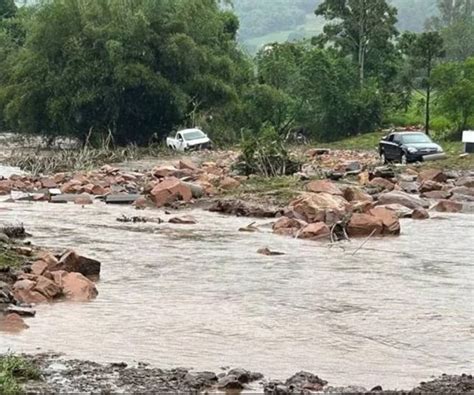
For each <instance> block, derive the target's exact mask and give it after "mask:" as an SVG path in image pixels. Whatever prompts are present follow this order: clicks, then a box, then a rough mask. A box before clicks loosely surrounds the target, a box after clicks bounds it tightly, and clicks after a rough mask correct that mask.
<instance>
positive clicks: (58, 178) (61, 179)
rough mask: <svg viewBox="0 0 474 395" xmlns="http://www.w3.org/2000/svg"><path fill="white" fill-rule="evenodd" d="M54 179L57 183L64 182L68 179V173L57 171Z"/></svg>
mask: <svg viewBox="0 0 474 395" xmlns="http://www.w3.org/2000/svg"><path fill="white" fill-rule="evenodd" d="M53 180H54V182H55V183H56V185H59V184H64V182H65V181H66V174H65V173H56V174H55V175H54V176H53Z"/></svg>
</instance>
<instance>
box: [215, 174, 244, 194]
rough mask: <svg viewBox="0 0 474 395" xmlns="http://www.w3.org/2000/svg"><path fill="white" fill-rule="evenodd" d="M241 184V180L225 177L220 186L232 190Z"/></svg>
mask: <svg viewBox="0 0 474 395" xmlns="http://www.w3.org/2000/svg"><path fill="white" fill-rule="evenodd" d="M239 186H240V182H239V181H238V180H236V179H235V178H232V177H224V178H223V179H222V180H221V181H220V182H219V187H220V188H222V189H225V190H226V191H230V190H232V189H236V188H238V187H239Z"/></svg>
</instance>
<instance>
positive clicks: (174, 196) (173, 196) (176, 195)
mask: <svg viewBox="0 0 474 395" xmlns="http://www.w3.org/2000/svg"><path fill="white" fill-rule="evenodd" d="M150 194H151V196H152V199H153V200H154V202H155V204H156V206H157V207H162V206H164V205H166V204H169V203H171V202H173V201H175V200H178V199H182V200H184V201H185V202H189V201H190V200H191V199H192V197H193V194H192V191H191V188H189V187H188V186H186V185H185V184H183V183H182V182H181V181H180V180H178V179H177V178H168V179H165V180H163V181H162V182H160V183H159V184H157V185H155V187H154V188H153V189H152V190H151V192H150Z"/></svg>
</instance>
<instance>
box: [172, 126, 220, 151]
mask: <svg viewBox="0 0 474 395" xmlns="http://www.w3.org/2000/svg"><path fill="white" fill-rule="evenodd" d="M166 146H167V147H168V148H171V149H174V150H175V151H188V150H193V149H205V148H211V139H210V138H209V137H208V136H207V134H206V133H204V132H203V131H202V130H200V129H184V130H180V131H178V132H177V133H176V137H168V138H167V139H166Z"/></svg>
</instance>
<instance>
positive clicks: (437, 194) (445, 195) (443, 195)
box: [421, 191, 451, 200]
mask: <svg viewBox="0 0 474 395" xmlns="http://www.w3.org/2000/svg"><path fill="white" fill-rule="evenodd" d="M450 196H451V193H450V192H447V191H430V192H424V193H422V194H421V197H424V198H426V199H436V200H439V199H449V197H450Z"/></svg>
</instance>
